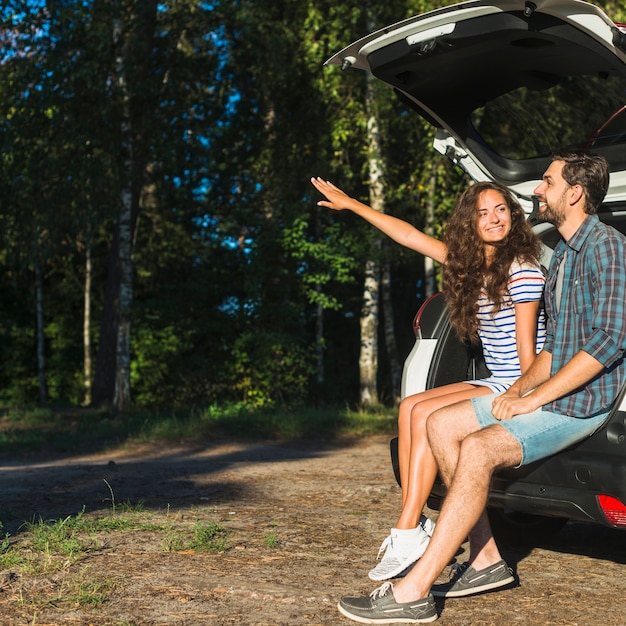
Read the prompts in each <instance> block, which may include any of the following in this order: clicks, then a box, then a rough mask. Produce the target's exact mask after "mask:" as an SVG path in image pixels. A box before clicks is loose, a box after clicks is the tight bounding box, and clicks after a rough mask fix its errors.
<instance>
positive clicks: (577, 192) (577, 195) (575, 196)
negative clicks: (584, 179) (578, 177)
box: [569, 185, 585, 205]
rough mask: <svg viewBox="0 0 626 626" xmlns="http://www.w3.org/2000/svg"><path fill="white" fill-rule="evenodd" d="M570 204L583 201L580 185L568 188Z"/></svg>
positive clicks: (582, 191)
mask: <svg viewBox="0 0 626 626" xmlns="http://www.w3.org/2000/svg"><path fill="white" fill-rule="evenodd" d="M569 192H570V204H571V205H574V204H578V203H579V202H584V201H585V191H584V189H583V187H582V185H572V186H571V187H570V191H569Z"/></svg>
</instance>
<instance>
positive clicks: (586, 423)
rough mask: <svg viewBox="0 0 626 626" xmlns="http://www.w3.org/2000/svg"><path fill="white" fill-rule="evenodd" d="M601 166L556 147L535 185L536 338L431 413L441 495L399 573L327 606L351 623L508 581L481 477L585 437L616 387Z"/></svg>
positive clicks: (620, 310)
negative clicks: (494, 385) (517, 357)
mask: <svg viewBox="0 0 626 626" xmlns="http://www.w3.org/2000/svg"><path fill="white" fill-rule="evenodd" d="M608 181H609V174H608V163H607V162H606V160H605V159H604V158H602V157H598V156H594V155H590V154H587V153H583V152H565V151H562V152H558V153H556V154H554V155H553V160H552V162H551V164H550V166H549V167H548V169H547V170H546V172H545V174H544V176H543V182H542V183H541V184H540V185H539V186H538V187H537V188H536V189H535V194H536V195H537V196H538V198H539V202H540V205H539V211H540V214H541V215H542V217H544V218H545V219H546V220H548V221H550V222H552V223H553V224H554V225H555V226H556V227H557V229H558V230H559V232H560V234H561V236H562V238H563V239H562V241H560V242H559V244H558V245H557V247H556V249H555V251H554V255H553V258H552V262H551V265H550V270H549V275H548V280H547V283H546V297H545V300H546V315H547V316H548V319H549V327H548V336H547V339H546V343H545V345H544V348H543V350H542V351H541V352H540V353H539V354H538V355H537V358H536V359H535V361H534V362H533V364H532V365H531V367H530V368H529V369H528V370H527V371H526V373H524V375H522V377H521V378H519V379H518V380H517V382H516V383H514V384H513V385H512V386H511V387H510V389H509V390H508V391H507V392H505V393H504V394H502V395H499V396H493V395H492V396H480V397H479V398H475V399H473V400H470V401H465V402H460V403H458V404H456V405H453V406H451V407H447V408H444V409H441V410H439V411H437V412H436V413H434V414H433V415H432V416H431V417H430V419H429V422H428V435H429V441H430V444H431V448H432V450H433V453H434V455H435V458H436V459H437V463H438V465H439V471H440V473H441V476H442V478H443V480H444V481H445V483H446V485H447V486H448V495H447V497H446V499H445V501H444V504H443V507H442V509H441V513H440V515H439V520H438V522H437V526H436V527H435V532H434V534H433V536H432V539H431V541H430V544H429V546H428V548H427V550H426V552H425V553H424V555H423V556H422V558H421V559H420V560H419V561H418V562H417V563H416V564H415V566H414V567H413V569H412V570H411V571H410V572H409V574H408V575H407V576H406V577H405V578H404V579H402V580H400V581H399V582H398V583H397V584H396V585H395V586H394V585H392V584H391V583H385V584H384V585H382V586H381V587H379V588H378V589H376V590H375V591H374V592H373V593H372V594H370V595H369V596H365V597H343V598H342V599H341V600H340V602H339V607H338V608H339V610H340V611H341V613H343V614H344V615H346V616H347V617H349V618H351V619H354V620H356V621H359V622H362V623H371V624H376V623H384V624H389V623H397V622H402V623H421V622H432V621H434V620H436V619H437V617H438V616H437V611H436V608H435V603H434V597H433V596H434V595H437V596H444V597H459V596H466V595H471V594H474V593H479V592H481V591H487V590H491V589H497V588H500V587H503V586H508V585H510V584H511V583H512V582H514V578H513V576H512V573H511V571H510V570H509V568H508V567H507V565H506V563H505V562H504V561H503V560H502V558H501V556H500V553H499V551H498V548H497V545H496V543H495V541H494V538H493V535H492V533H491V529H490V527H489V523H488V521H487V516H486V513H485V506H486V503H487V497H488V493H489V483H490V479H491V476H492V474H493V472H495V471H498V470H500V469H503V468H508V467H518V466H520V465H525V464H528V463H532V462H533V461H536V460H538V459H541V458H544V457H547V456H549V455H552V454H554V453H556V452H559V451H560V450H563V449H565V448H567V447H568V446H570V445H572V444H574V443H576V442H577V441H579V440H581V439H583V438H585V437H587V436H589V435H591V434H592V433H593V432H594V431H595V430H596V429H597V428H598V427H599V426H600V425H601V424H602V423H603V422H604V421H605V419H606V417H607V416H608V413H609V411H610V407H611V404H612V402H613V400H614V399H615V397H616V396H617V393H618V390H619V389H620V388H621V386H622V384H623V383H624V380H625V374H626V368H625V365H624V351H625V349H626V315H625V310H624V309H625V302H626V238H624V237H623V236H622V235H621V234H620V233H618V232H617V231H616V230H614V229H612V228H611V227H608V226H606V225H604V224H602V222H600V220H599V219H598V217H597V215H596V213H597V210H598V208H599V206H600V204H601V202H602V200H603V198H604V196H605V194H606V191H607V189H608ZM468 535H469V537H470V562H469V563H468V564H464V565H462V566H460V567H458V568H457V572H456V574H455V575H453V577H452V578H451V580H450V582H449V583H446V584H443V585H434V586H433V583H434V581H435V580H436V579H437V577H438V576H439V575H440V573H441V572H442V571H443V569H444V568H445V567H446V565H447V564H448V563H449V562H450V561H451V560H452V559H453V557H454V555H455V553H456V552H457V549H458V548H459V546H460V545H461V544H462V543H463V541H465V538H466V537H467V536H468Z"/></svg>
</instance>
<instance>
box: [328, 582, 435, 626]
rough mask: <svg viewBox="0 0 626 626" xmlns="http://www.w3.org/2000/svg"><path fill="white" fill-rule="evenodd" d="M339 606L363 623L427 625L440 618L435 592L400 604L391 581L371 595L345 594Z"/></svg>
mask: <svg viewBox="0 0 626 626" xmlns="http://www.w3.org/2000/svg"><path fill="white" fill-rule="evenodd" d="M337 608H338V609H339V612H340V613H342V614H343V615H345V616H346V617H348V618H350V619H352V620H354V621H355V622H360V623H361V624H425V623H428V622H434V621H435V620H436V619H437V617H439V616H438V615H437V608H436V607H435V598H433V597H432V595H429V596H428V597H427V598H422V599H421V600H415V601H414V602H404V603H402V604H400V603H399V602H396V599H395V598H394V597H393V585H392V584H391V583H389V582H387V583H384V584H383V585H381V586H380V587H378V589H374V591H372V593H370V594H369V596H359V597H350V596H344V597H343V598H341V600H339V604H338V605H337Z"/></svg>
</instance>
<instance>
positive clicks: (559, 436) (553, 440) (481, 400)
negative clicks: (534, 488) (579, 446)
mask: <svg viewBox="0 0 626 626" xmlns="http://www.w3.org/2000/svg"><path fill="white" fill-rule="evenodd" d="M497 395H499V394H489V395H486V396H478V397H477V398H472V407H473V409H474V413H475V414H476V419H477V420H478V424H479V425H480V427H481V428H487V426H493V425H494V424H499V425H500V426H502V427H503V428H506V430H508V431H509V433H511V435H512V436H513V437H514V438H515V439H516V440H517V442H518V443H519V444H520V446H521V448H522V462H521V463H520V465H528V464H529V463H533V462H534V461H538V460H539V459H543V458H545V457H547V456H551V455H552V454H556V453H557V452H560V451H561V450H564V449H565V448H568V447H569V446H571V445H573V444H575V443H576V442H578V441H580V440H581V439H585V438H586V437H589V436H590V435H592V434H593V433H594V432H595V431H596V430H598V428H599V427H600V426H602V424H603V422H604V421H605V420H606V418H607V417H608V415H609V411H607V412H606V413H601V414H599V415H594V416H593V417H585V418H582V417H570V416H569V415H559V414H558V413H552V412H550V411H544V410H543V409H537V410H536V411H533V412H532V413H526V414H524V415H516V416H515V417H514V418H512V419H510V420H502V421H498V420H497V419H496V418H495V417H494V416H493V414H492V413H491V405H492V403H493V399H494V398H495V397H496V396H497Z"/></svg>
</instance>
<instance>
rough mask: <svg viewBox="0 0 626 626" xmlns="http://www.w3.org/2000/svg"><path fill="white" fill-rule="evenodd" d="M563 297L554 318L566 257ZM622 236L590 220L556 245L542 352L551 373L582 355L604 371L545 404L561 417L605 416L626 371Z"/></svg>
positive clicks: (625, 275) (625, 265)
mask: <svg viewBox="0 0 626 626" xmlns="http://www.w3.org/2000/svg"><path fill="white" fill-rule="evenodd" d="M566 251H567V255H566V260H565V266H564V267H565V273H564V278H563V296H562V303H561V306H560V309H559V310H558V313H557V308H556V302H555V288H556V281H557V270H558V267H559V265H560V263H561V260H562V258H563V255H564V253H565V252H566ZM625 305H626V237H624V236H623V235H621V234H620V233H619V232H618V231H616V230H615V229H614V228H611V227H610V226H607V225H605V224H603V223H602V222H601V221H600V220H599V219H598V216H597V215H590V216H588V217H587V218H586V219H585V221H584V222H583V223H582V224H581V226H580V228H579V229H578V230H577V231H576V233H575V234H574V235H573V236H572V237H571V238H570V239H569V241H567V242H564V241H560V242H559V243H558V244H557V246H556V248H555V249H554V255H553V257H552V262H551V264H550V270H549V272H548V280H547V282H546V315H547V317H548V333H547V337H546V343H545V345H544V348H543V349H544V350H545V351H546V352H549V353H550V354H552V372H551V373H552V374H554V373H555V372H557V371H558V370H559V369H561V368H562V367H563V366H564V365H565V364H566V363H568V362H569V361H570V360H571V359H572V357H573V356H574V355H575V354H577V353H578V352H579V351H581V350H583V351H584V352H587V353H588V354H590V355H591V356H592V357H594V358H595V359H597V360H598V361H599V362H600V363H601V364H602V365H604V367H605V369H604V371H603V372H602V373H601V374H600V375H599V376H596V377H595V378H594V379H593V380H591V381H590V382H588V383H587V384H586V385H585V386H584V387H583V388H581V389H578V390H575V391H572V392H571V393H569V394H568V395H566V396H564V397H562V398H559V399H558V400H555V401H554V402H551V403H549V404H547V405H546V406H545V407H544V408H545V409H546V410H548V411H552V412H554V413H559V414H561V415H571V416H574V417H591V416H593V415H597V414H599V413H603V412H606V411H607V410H608V409H609V407H610V406H611V404H612V403H613V401H614V400H615V398H616V396H617V393H618V392H619V390H620V388H621V387H622V384H623V383H624V379H625V375H626V371H625V367H624V358H623V357H624V350H625V349H626V311H625Z"/></svg>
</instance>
